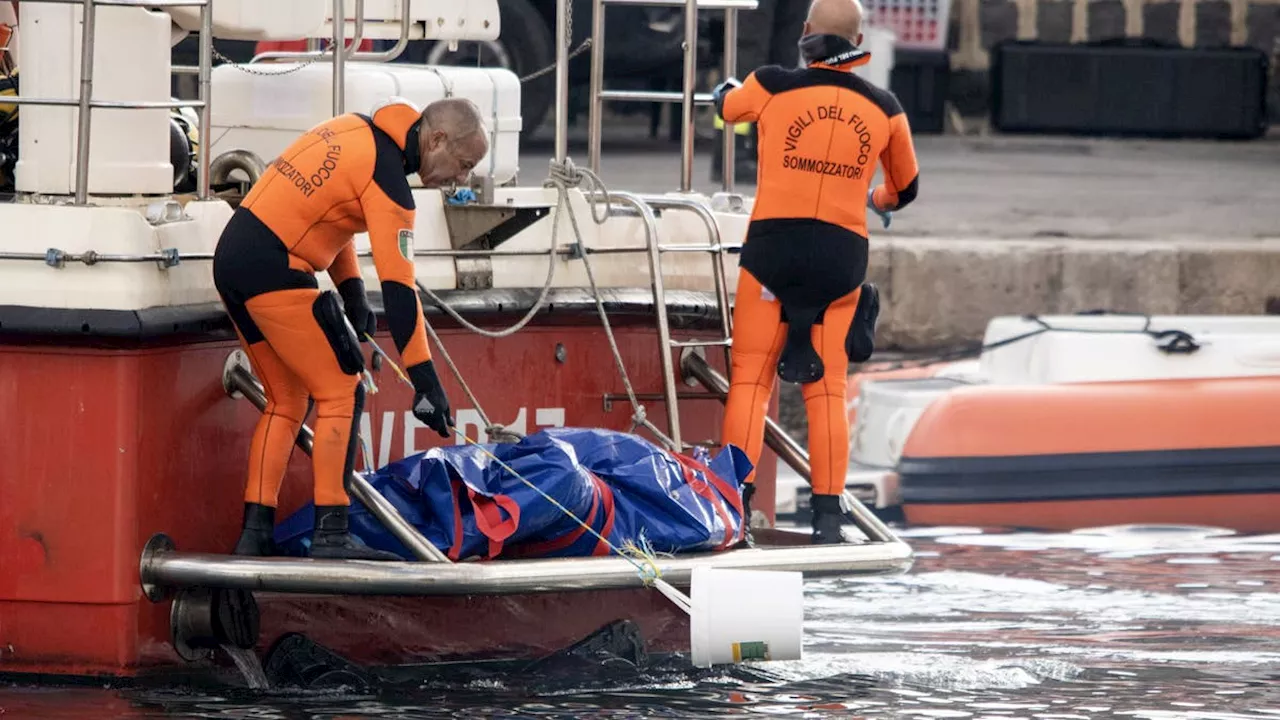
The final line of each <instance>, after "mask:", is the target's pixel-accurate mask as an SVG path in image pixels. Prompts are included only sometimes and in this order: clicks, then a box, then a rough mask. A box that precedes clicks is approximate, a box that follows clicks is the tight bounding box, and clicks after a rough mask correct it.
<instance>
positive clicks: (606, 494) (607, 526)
mask: <svg viewBox="0 0 1280 720" xmlns="http://www.w3.org/2000/svg"><path fill="white" fill-rule="evenodd" d="M591 479H592V480H595V481H596V487H598V488H600V498H601V499H602V500H603V501H604V527H603V528H600V535H601V537H606V538H607V537H609V533H612V532H613V519H614V514H613V489H612V488H610V487H609V483H607V482H604V481H603V480H601V479H600V478H598V477H596V476H595V473H591ZM591 554H592V555H608V554H609V544H608V543H606V542H604V541H603V540H600V539H599V538H597V539H596V549H595V550H592V551H591Z"/></svg>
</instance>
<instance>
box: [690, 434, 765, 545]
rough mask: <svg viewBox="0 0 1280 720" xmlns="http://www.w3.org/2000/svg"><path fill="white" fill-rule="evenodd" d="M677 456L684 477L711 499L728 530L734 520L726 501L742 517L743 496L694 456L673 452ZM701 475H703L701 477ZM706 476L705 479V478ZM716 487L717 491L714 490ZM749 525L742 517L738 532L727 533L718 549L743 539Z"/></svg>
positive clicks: (698, 492)
mask: <svg viewBox="0 0 1280 720" xmlns="http://www.w3.org/2000/svg"><path fill="white" fill-rule="evenodd" d="M671 454H672V456H674V457H675V459H676V462H678V463H680V467H681V468H683V469H684V478H685V480H686V481H688V483H689V487H691V488H693V491H694V492H695V493H697V494H698V495H699V496H700V497H704V498H706V499H708V500H710V501H711V503H712V505H713V506H715V509H716V514H717V515H719V516H720V520H721V521H722V522H724V527H725V529H726V530H728V529H729V527H730V526H732V524H733V521H732V519H731V518H730V517H729V513H728V512H727V511H726V510H725V507H724V503H726V502H728V503H729V505H730V506H732V507H733V509H734V510H735V511H737V513H738V517H740V518H742V496H741V495H740V494H739V493H736V492H734V491H733V489H732V488H731V487H729V484H728V483H726V482H725V481H724V480H721V479H720V476H718V475H716V474H715V472H714V471H712V470H711V468H709V467H707V466H706V465H703V464H702V463H700V462H698V461H697V460H694V459H693V458H691V457H689V456H687V455H682V454H680V453H671ZM700 475H701V476H702V477H700ZM704 478H705V479H704ZM712 487H714V488H715V490H716V492H714V493H713V492H712V490H711V488H712ZM717 496H719V497H717ZM746 526H747V519H746V518H742V522H741V523H740V525H739V527H738V532H737V533H734V534H729V533H728V532H726V533H725V539H724V542H723V543H721V544H720V545H717V546H716V549H717V550H724V549H725V548H727V547H729V546H730V545H732V544H733V543H735V542H737V541H738V540H741V539H742V536H743V530H744V529H745V528H746Z"/></svg>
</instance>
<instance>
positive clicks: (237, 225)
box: [213, 98, 489, 560]
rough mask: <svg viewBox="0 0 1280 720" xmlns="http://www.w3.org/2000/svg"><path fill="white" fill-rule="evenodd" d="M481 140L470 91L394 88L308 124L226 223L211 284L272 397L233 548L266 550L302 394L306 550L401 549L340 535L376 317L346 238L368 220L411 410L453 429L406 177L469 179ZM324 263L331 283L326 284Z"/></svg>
mask: <svg viewBox="0 0 1280 720" xmlns="http://www.w3.org/2000/svg"><path fill="white" fill-rule="evenodd" d="M488 147H489V141H488V138H487V137H486V135H485V128H484V124H483V121H482V120H481V117H480V112H479V109H478V108H477V107H476V106H475V105H474V104H472V103H471V102H470V101H468V100H465V99H460V98H450V99H445V100H440V101H438V102H434V103H432V104H430V105H428V106H427V107H426V109H424V110H422V111H421V112H419V111H418V109H417V108H415V107H413V106H412V105H411V104H409V103H408V102H407V101H403V100H399V99H392V100H390V101H388V102H387V103H385V104H383V105H382V106H380V107H378V108H377V109H375V110H374V112H373V113H371V114H370V115H363V114H355V113H348V114H345V115H340V116H338V117H336V118H333V119H331V120H328V121H326V122H324V123H321V124H320V125H317V126H316V127H314V128H312V129H311V130H309V131H307V132H306V133H304V134H303V135H302V136H301V137H300V138H298V139H297V140H296V141H294V143H293V144H292V145H291V146H289V148H288V149H286V150H285V151H284V152H283V153H281V155H280V157H278V158H276V159H275V161H274V162H272V164H271V167H270V168H268V169H267V172H266V173H264V174H263V176H262V178H261V179H260V180H259V181H258V182H257V183H256V184H255V185H254V186H253V190H252V191H251V192H250V193H249V194H248V196H246V197H245V199H244V201H243V202H242V203H241V204H240V206H239V207H238V208H237V209H236V211H235V214H234V215H233V216H232V217H231V220H230V221H228V223H227V226H226V228H225V229H224V230H223V232H222V237H221V238H220V239H219V241H218V247H217V251H216V252H215V253H214V260H213V277H214V285H215V286H216V287H217V289H218V294H219V295H220V296H221V298H222V302H223V304H224V305H225V306H226V308H227V313H228V314H229V315H230V316H231V319H232V322H233V323H234V324H235V328H236V333H237V335H238V336H239V338H240V344H241V345H242V346H243V348H244V351H245V353H246V354H247V355H248V356H249V361H250V363H251V364H252V366H253V370H254V372H255V373H256V374H257V376H258V377H259V378H260V379H261V380H262V386H263V389H264V390H265V391H266V398H267V405H266V407H265V408H264V410H263V413H262V417H261V418H260V419H259V421H258V426H257V429H256V430H255V431H254V434H253V443H252V445H251V446H250V450H249V476H248V480H247V482H246V484H245V495H244V499H245V507H244V530H243V532H242V534H241V535H240V540H239V542H237V543H236V546H235V550H234V553H235V554H236V555H271V554H274V553H275V544H274V542H273V541H272V532H273V529H274V525H275V508H276V503H277V500H278V497H279V493H280V485H281V483H282V482H283V480H284V474H285V470H286V468H287V466H288V463H289V456H290V454H291V453H292V451H293V445H294V439H295V438H296V437H297V435H298V430H299V429H300V427H301V425H302V420H303V418H304V417H305V416H306V414H307V412H308V408H307V400H308V396H310V397H311V398H314V400H315V406H316V425H315V442H314V447H313V449H312V469H313V473H314V481H315V487H314V492H315V530H314V533H313V535H312V540H311V557H316V558H351V559H363V560H399V559H400V558H399V557H398V556H396V555H395V554H393V553H388V552H382V551H380V550H375V549H373V548H369V547H367V546H365V545H363V544H360V543H357V542H355V541H354V540H353V539H352V537H351V535H350V534H349V533H348V524H347V507H348V505H349V504H350V500H349V499H348V497H347V493H346V490H345V480H346V478H347V477H348V476H349V475H350V474H351V471H352V468H353V467H354V463H355V453H356V448H357V443H358V442H359V436H358V430H357V427H358V425H357V423H358V422H359V420H360V414H361V410H362V407H363V404H364V386H363V385H362V384H361V382H360V376H361V374H362V373H363V371H364V355H363V353H362V351H361V349H360V345H359V343H360V342H361V341H362V340H361V338H363V336H364V335H365V334H366V333H368V334H370V335H372V334H373V333H374V332H376V330H377V322H376V318H375V316H374V314H373V310H372V309H371V308H370V307H369V300H368V297H367V296H366V295H365V289H364V281H363V280H362V279H361V276H360V267H359V265H358V263H357V260H356V249H355V242H354V237H353V236H354V234H355V233H360V232H368V233H369V242H370V245H371V246H372V249H373V262H374V267H375V268H376V270H377V273H378V278H379V280H380V281H381V284H382V298H383V305H384V307H385V309H386V314H387V325H388V326H389V328H390V331H391V337H392V339H393V340H394V341H395V344H396V348H397V349H398V350H399V351H400V357H401V358H402V360H403V362H404V365H405V366H406V371H407V373H408V375H409V378H410V379H411V380H412V381H413V389H414V400H413V414H414V416H415V417H417V418H418V419H419V420H420V421H422V422H423V423H424V424H425V425H427V426H428V427H430V428H431V429H433V430H435V431H436V432H438V433H439V434H440V435H441V437H449V426H450V425H451V424H453V423H452V419H451V418H450V415H449V412H450V409H449V400H448V398H447V397H446V396H445V393H444V389H443V388H442V387H441V385H440V380H439V378H438V377H437V375H436V371H435V366H434V365H433V364H432V361H431V351H430V350H429V348H428V347H427V338H426V332H425V329H424V328H425V325H424V322H423V317H422V306H421V304H420V302H419V300H418V293H417V290H416V289H415V287H414V285H415V281H414V264H413V229H414V220H415V215H416V211H415V207H414V201H413V194H412V193H411V191H410V187H409V181H408V176H409V175H412V174H417V176H418V177H419V178H420V179H421V181H422V184H423V186H425V187H428V188H437V187H440V186H441V185H444V184H446V183H449V182H455V181H456V182H465V181H466V179H467V177H468V176H469V175H470V173H471V169H472V168H473V167H475V165H476V163H478V162H479V161H480V160H481V159H482V158H483V157H484V155H485V153H486V152H488ZM321 270H325V271H327V272H328V273H329V278H330V279H331V280H332V281H333V284H334V285H335V286H336V287H337V289H338V292H337V294H335V293H334V292H333V291H331V290H330V291H325V292H321V291H320V290H319V286H318V284H317V282H316V278H315V273H316V272H319V271H321ZM338 295H341V296H342V304H341V306H339V303H338ZM344 311H345V317H344V315H343V314H344ZM348 320H349V321H350V323H349V324H348ZM353 330H354V332H353Z"/></svg>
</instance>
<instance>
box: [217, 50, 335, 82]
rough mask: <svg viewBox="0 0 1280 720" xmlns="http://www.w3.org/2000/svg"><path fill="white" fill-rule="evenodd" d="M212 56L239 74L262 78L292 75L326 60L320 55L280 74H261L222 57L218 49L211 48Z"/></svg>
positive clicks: (224, 56)
mask: <svg viewBox="0 0 1280 720" xmlns="http://www.w3.org/2000/svg"><path fill="white" fill-rule="evenodd" d="M213 56H214V57H215V58H217V59H219V60H221V61H222V62H224V63H226V64H228V65H230V66H231V67H233V68H235V69H237V70H239V71H240V72H242V73H245V74H246V75H261V76H262V77H276V76H279V75H289V74H292V73H296V72H298V71H299V70H301V69H303V68H305V67H307V66H309V65H312V64H314V63H316V62H317V61H319V60H324V59H327V58H325V57H324V56H323V55H320V56H317V57H313V58H309V59H308V60H307V61H306V62H304V63H302V64H301V65H298V66H297V67H291V68H289V69H287V70H281V71H280V72H262V71H261V70H255V69H253V68H251V67H250V66H249V65H250V64H249V63H238V62H236V61H235V60H232V59H231V58H229V57H227V56H226V55H223V54H222V53H220V52H218V48H216V47H215V48H213Z"/></svg>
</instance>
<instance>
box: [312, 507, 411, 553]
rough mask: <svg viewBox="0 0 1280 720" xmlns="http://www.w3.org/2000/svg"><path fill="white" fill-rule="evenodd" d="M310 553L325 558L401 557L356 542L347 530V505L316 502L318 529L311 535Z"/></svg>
mask: <svg viewBox="0 0 1280 720" xmlns="http://www.w3.org/2000/svg"><path fill="white" fill-rule="evenodd" d="M311 557H313V558H323V559H326V560H389V561H396V560H401V559H402V558H401V557H400V556H399V555H396V554H395V553H391V552H387V551H385V550H375V549H373V548H371V547H369V546H368V545H364V544H363V543H360V542H357V541H356V539H355V538H353V537H351V534H350V533H348V532H347V507H346V506H345V505H317V506H316V529H315V531H314V532H313V533H312V535H311Z"/></svg>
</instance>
